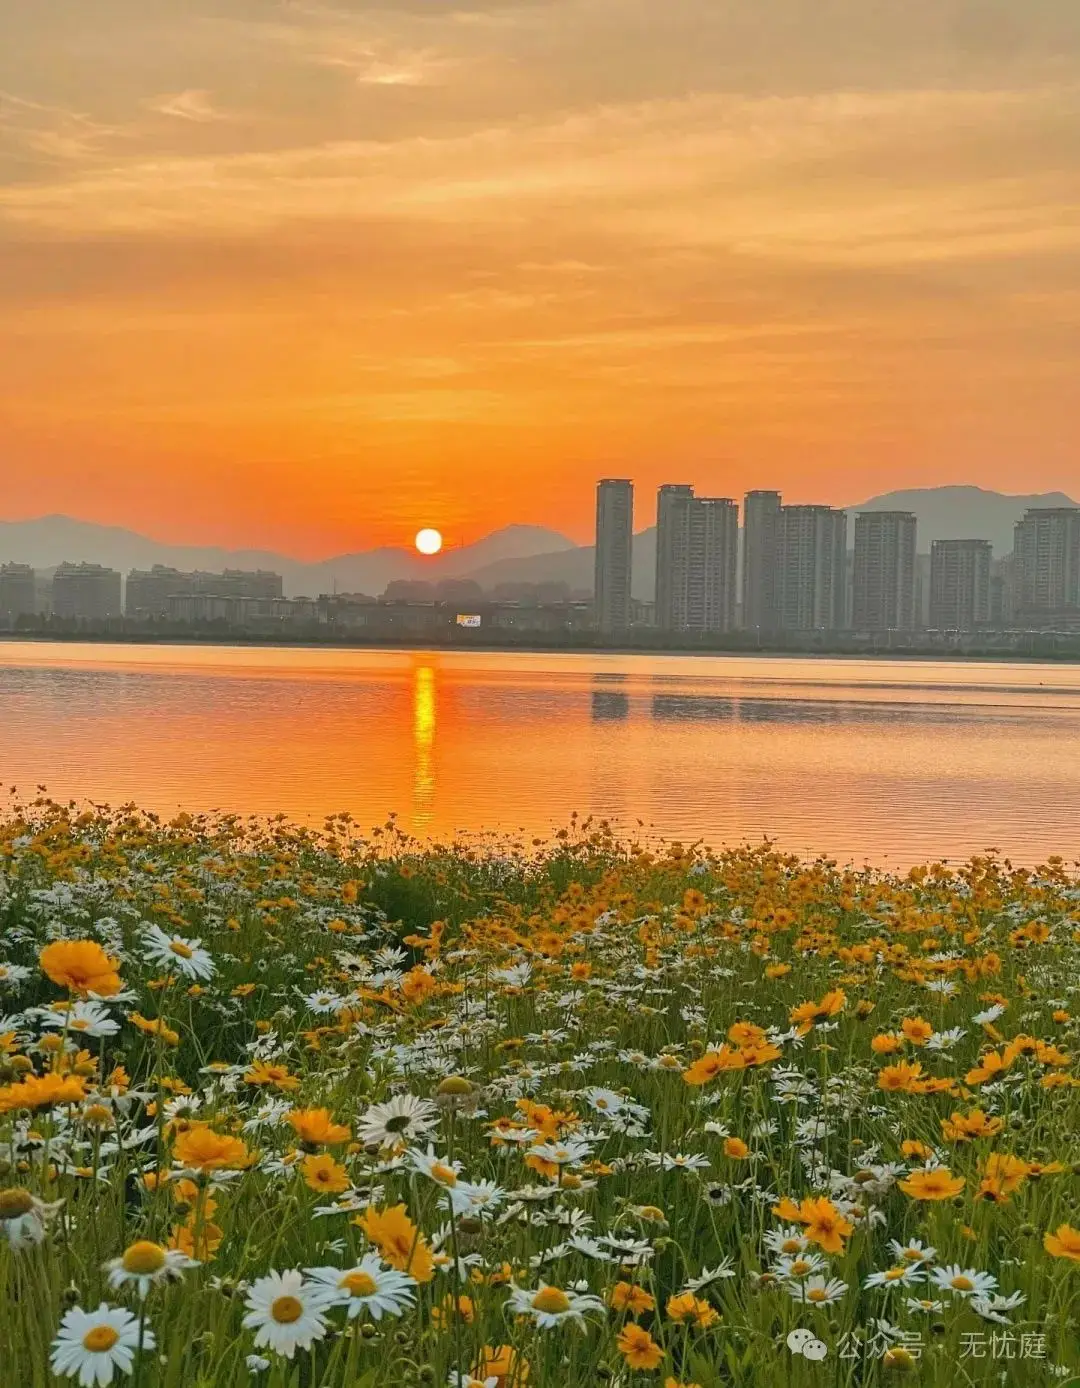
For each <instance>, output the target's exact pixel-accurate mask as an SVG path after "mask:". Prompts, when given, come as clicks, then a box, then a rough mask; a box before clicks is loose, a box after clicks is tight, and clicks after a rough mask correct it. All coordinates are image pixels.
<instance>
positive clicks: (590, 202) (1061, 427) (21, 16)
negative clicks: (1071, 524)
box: [0, 0, 1080, 558]
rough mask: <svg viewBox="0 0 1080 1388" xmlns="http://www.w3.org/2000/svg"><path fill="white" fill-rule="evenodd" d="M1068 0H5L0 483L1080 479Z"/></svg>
mask: <svg viewBox="0 0 1080 1388" xmlns="http://www.w3.org/2000/svg"><path fill="white" fill-rule="evenodd" d="M1078 71H1080V15H1078V9H1077V5H1076V3H1075V0H1025V3H1024V4H1023V5H1021V4H1018V3H1015V2H1014V0H935V3H933V4H922V3H919V2H918V0H908V3H903V4H901V3H894V0H816V3H813V4H810V3H806V0H754V2H753V3H750V2H749V0H723V3H721V0H665V3H664V4H663V5H659V4H657V3H656V0H503V3H485V0H395V3H394V4H393V5H391V4H390V3H389V0H386V4H385V7H382V8H380V7H379V6H376V5H366V4H361V3H357V0H352V3H349V4H344V3H340V4H338V5H332V4H318V3H306V0H281V2H280V3H275V0H158V3H156V4H154V5H149V6H148V5H146V4H145V0H94V3H93V4H92V5H88V4H86V3H85V0H50V3H49V4H48V5H40V6H34V7H30V6H26V5H21V4H19V3H18V0H0V475H2V479H3V486H2V488H0V515H2V516H3V517H4V518H7V519H17V518H22V517H28V516H32V515H39V514H42V513H45V512H49V511H65V512H67V513H69V514H74V515H78V516H82V517H84V518H87V519H92V520H99V521H106V522H111V523H117V524H124V525H128V526H131V527H132V528H135V529H139V530H142V531H144V532H146V533H149V534H152V535H154V536H157V537H159V538H161V539H165V540H175V541H181V540H183V541H191V542H197V541H205V542H214V543H222V544H229V545H259V546H266V547H272V548H276V549H279V550H282V551H286V552H291V553H293V554H296V555H298V556H303V557H309V558H313V557H321V556H325V555H328V554H331V553H335V552H341V551H344V550H354V549H359V548H365V547H368V546H369V545H373V544H377V543H387V542H388V543H399V542H402V541H405V540H407V539H408V538H409V537H411V535H412V533H413V531H414V530H415V529H416V528H417V526H418V525H419V524H424V523H431V524H435V525H438V526H440V527H441V528H442V529H443V530H444V531H445V532H446V533H447V534H448V536H452V537H453V538H455V539H462V540H466V541H467V540H471V539H474V538H476V537H477V536H479V535H480V534H482V533H484V532H486V531H488V530H491V529H493V528H495V527H497V526H499V525H502V524H505V523H507V522H510V521H528V522H536V523H543V524H548V525H552V526H554V527H556V528H558V529H561V530H563V531H565V532H567V533H568V534H570V535H572V536H573V537H575V538H581V539H584V538H587V536H588V534H589V531H590V528H591V519H592V506H593V500H592V487H593V483H594V481H595V479H596V478H597V477H598V476H601V475H612V474H614V475H629V476H633V477H634V478H635V479H636V480H637V482H638V484H639V494H640V496H641V506H640V512H639V520H640V523H642V524H645V523H648V522H649V521H650V520H651V497H650V493H651V492H652V490H653V488H654V487H655V486H656V485H657V484H658V483H659V482H661V481H664V480H685V481H690V482H694V483H696V484H697V485H698V487H699V489H700V490H701V491H703V492H712V493H714V494H719V495H735V496H738V495H740V494H741V492H742V491H743V490H744V489H745V488H746V487H748V486H752V485H758V486H778V487H781V488H782V489H783V490H784V491H785V493H786V494H788V496H789V497H790V498H791V499H792V500H824V501H834V502H838V503H853V502H858V501H860V500H863V499H864V498H865V497H867V496H869V495H871V494H873V493H876V492H880V491H883V490H886V489H888V488H890V487H894V486H906V485H914V486H918V485H932V484H934V483H942V482H975V483H979V484H981V485H984V486H990V487H998V488H1000V489H1002V490H1013V491H1025V492H1027V491H1034V490H1039V489H1044V490H1048V489H1052V488H1060V489H1063V490H1066V491H1069V490H1071V491H1072V493H1073V494H1074V495H1075V494H1076V493H1077V491H1078V490H1080V461H1078V459H1077V456H1076V435H1077V427H1076V426H1077V418H1078V411H1077V406H1076V404H1075V395H1076V379H1075V378H1076V363H1077V360H1078V349H1080V274H1078V270H1080V84H1078V80H1077V73H1078Z"/></svg>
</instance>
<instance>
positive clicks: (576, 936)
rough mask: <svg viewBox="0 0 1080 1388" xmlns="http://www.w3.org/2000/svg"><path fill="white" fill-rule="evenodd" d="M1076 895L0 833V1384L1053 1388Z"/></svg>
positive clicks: (1076, 1261)
mask: <svg viewBox="0 0 1080 1388" xmlns="http://www.w3.org/2000/svg"><path fill="white" fill-rule="evenodd" d="M1078 1018H1080V878H1078V877H1077V876H1076V875H1075V872H1073V871H1071V870H1070V869H1069V868H1068V867H1067V866H1066V865H1065V864H1064V863H1062V862H1060V861H1056V860H1051V861H1050V862H1049V863H1047V864H1044V865H1042V866H1041V867H1039V868H1038V869H1036V870H1034V871H1023V870H1018V869H1015V868H1013V867H1011V866H1010V865H1009V864H1007V863H1004V862H1002V861H1000V860H999V859H998V858H996V857H994V856H992V855H989V856H986V857H982V858H977V859H974V860H973V861H972V862H970V863H968V864H966V865H962V866H956V865H953V866H943V865H941V864H935V865H930V866H927V867H925V868H921V869H917V870H913V871H912V872H910V873H908V874H906V875H902V876H900V875H896V876H893V875H885V874H882V873H880V872H877V871H874V870H870V869H864V870H844V869H843V868H841V867H839V866H837V865H836V864H834V863H831V862H828V861H825V860H820V861H816V862H801V861H798V860H796V859H794V858H790V857H786V856H783V855H781V854H779V853H777V852H775V851H774V850H772V849H771V848H770V847H769V846H768V845H763V846H760V847H757V848H743V849H740V850H737V851H734V850H733V851H729V852H724V853H718V854H711V853H709V852H707V851H706V850H704V849H703V848H698V847H694V848H691V847H687V846H678V845H673V846H669V847H668V848H665V849H664V850H657V849H655V848H654V849H653V850H652V851H646V850H645V849H644V848H642V847H640V846H636V845H633V844H626V843H620V842H617V841H615V840H614V839H613V837H612V836H611V835H610V833H609V832H608V831H607V830H606V829H605V828H603V827H602V826H601V827H600V828H597V827H596V826H592V825H575V826H574V827H573V828H572V829H571V830H569V831H567V832H565V833H563V834H562V835H560V836H558V837H557V838H555V839H554V840H553V841H552V843H551V844H549V845H536V844H533V845H528V846H526V847H515V846H513V845H506V844H495V843H486V844H484V845H481V846H478V845H468V844H453V845H446V846H442V847H440V846H434V847H427V848H422V847H421V846H420V845H418V844H416V843H415V842H412V841H410V840H409V839H408V838H406V837H405V836H404V835H402V834H401V833H399V832H398V831H397V830H396V829H395V828H394V826H393V824H392V823H391V824H390V825H387V826H385V827H384V828H383V829H382V830H381V831H378V832H375V833H371V834H365V835H361V834H359V833H358V832H357V831H356V830H355V828H354V826H352V825H351V823H350V822H349V821H348V820H347V819H346V818H343V817H342V818H334V819H331V820H329V821H328V822H327V824H326V826H325V827H324V829H323V830H322V831H321V832H319V833H313V832H310V831H306V830H301V829H298V828H295V827H293V826H290V825H289V824H287V823H284V822H274V823H271V824H262V825H260V824H256V823H252V822H246V821H240V820H235V819H222V818H218V819H209V818H206V819H202V818H193V817H188V816H182V817H180V818H178V819H176V820H174V821H172V822H171V823H166V822H164V821H161V820H159V819H157V818H155V817H153V816H148V815H145V814H140V813H138V812H136V811H134V810H131V809H124V810H121V811H107V810H100V811H85V812H80V811H78V810H77V809H75V808H72V807H65V806H61V805H57V804H55V803H53V802H51V801H49V800H46V799H44V798H42V799H39V800H38V801H37V802H36V803H34V804H33V805H30V806H23V807H16V806H14V805H13V806H12V807H11V808H10V810H8V811H5V812H4V814H3V816H2V817H0V1306H2V1314H0V1383H2V1384H3V1385H4V1388H46V1385H49V1388H53V1385H59V1384H69V1383H77V1384H80V1385H84V1386H86V1388H88V1386H89V1385H94V1384H108V1383H123V1384H129V1383H130V1384H132V1385H135V1388H236V1386H237V1385H246V1384H256V1385H265V1386H266V1388H361V1386H363V1388H397V1385H403V1386H404V1385H418V1384H436V1385H440V1388H441V1386H442V1385H453V1388H524V1386H525V1385H528V1386H529V1388H566V1386H567V1385H571V1386H574V1385H589V1386H590V1388H591V1385H595V1384H603V1383H607V1384H611V1385H618V1384H622V1385H630V1384H656V1385H662V1386H663V1388H690V1385H695V1384H696V1385H699V1388H713V1385H719V1384H733V1385H765V1386H766V1388H772V1385H785V1384H792V1385H796V1388H802V1385H813V1384H830V1385H832V1384H839V1385H875V1384H879V1383H881V1384H885V1383H892V1382H908V1383H913V1384H914V1383H919V1384H933V1385H945V1384H949V1385H955V1384H977V1383H978V1384H981V1383H987V1384H989V1383H994V1384H1005V1385H1031V1384H1036V1385H1038V1384H1044V1383H1047V1384H1049V1383H1058V1384H1067V1383H1069V1382H1070V1381H1071V1382H1073V1383H1077V1382H1080V1065H1078V1063H1077V1054H1078V1043H1080V1022H1078V1020H1077V1019H1078Z"/></svg>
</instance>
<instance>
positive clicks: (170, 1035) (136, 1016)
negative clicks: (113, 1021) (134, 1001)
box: [128, 1012, 180, 1046]
mask: <svg viewBox="0 0 1080 1388" xmlns="http://www.w3.org/2000/svg"><path fill="white" fill-rule="evenodd" d="M128 1020H129V1021H130V1022H133V1023H134V1024H135V1026H137V1027H138V1028H139V1030H140V1031H145V1032H146V1034H147V1035H148V1036H160V1037H161V1039H162V1041H164V1042H165V1044H166V1046H179V1044H180V1033H179V1032H176V1031H173V1029H172V1027H170V1026H169V1025H168V1024H167V1023H166V1022H165V1021H164V1020H163V1019H162V1018H161V1017H144V1016H143V1015H142V1013H141V1012H132V1013H131V1014H130V1015H129V1017H128Z"/></svg>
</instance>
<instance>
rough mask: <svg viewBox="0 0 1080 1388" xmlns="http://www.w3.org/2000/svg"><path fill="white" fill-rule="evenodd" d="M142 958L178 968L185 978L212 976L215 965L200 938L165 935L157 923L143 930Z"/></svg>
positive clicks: (214, 971) (169, 967)
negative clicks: (189, 938) (188, 938)
mask: <svg viewBox="0 0 1080 1388" xmlns="http://www.w3.org/2000/svg"><path fill="white" fill-rule="evenodd" d="M143 958H144V959H148V960H149V961H150V962H151V963H153V964H161V965H162V966H163V967H164V968H167V969H179V970H180V972H181V973H182V974H183V975H184V976H185V977H186V978H203V979H207V978H213V976H214V974H215V973H216V972H217V965H216V964H215V963H214V961H213V958H212V957H211V956H210V954H209V952H208V951H207V950H205V949H203V948H202V941H201V940H185V939H184V937H183V936H182V935H166V934H165V932H164V930H162V929H161V927H160V926H157V925H148V926H147V927H146V929H145V931H144V932H143Z"/></svg>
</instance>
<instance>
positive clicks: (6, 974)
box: [0, 963, 30, 988]
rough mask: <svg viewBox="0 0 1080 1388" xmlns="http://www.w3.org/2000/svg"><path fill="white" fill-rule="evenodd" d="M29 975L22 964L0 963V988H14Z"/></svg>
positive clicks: (28, 971)
mask: <svg viewBox="0 0 1080 1388" xmlns="http://www.w3.org/2000/svg"><path fill="white" fill-rule="evenodd" d="M29 977H30V970H29V969H28V968H27V967H26V966H25V965H24V964H8V963H0V988H16V987H18V985H19V984H20V983H24V982H25V981H26V980H27V979H28V978H29Z"/></svg>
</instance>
